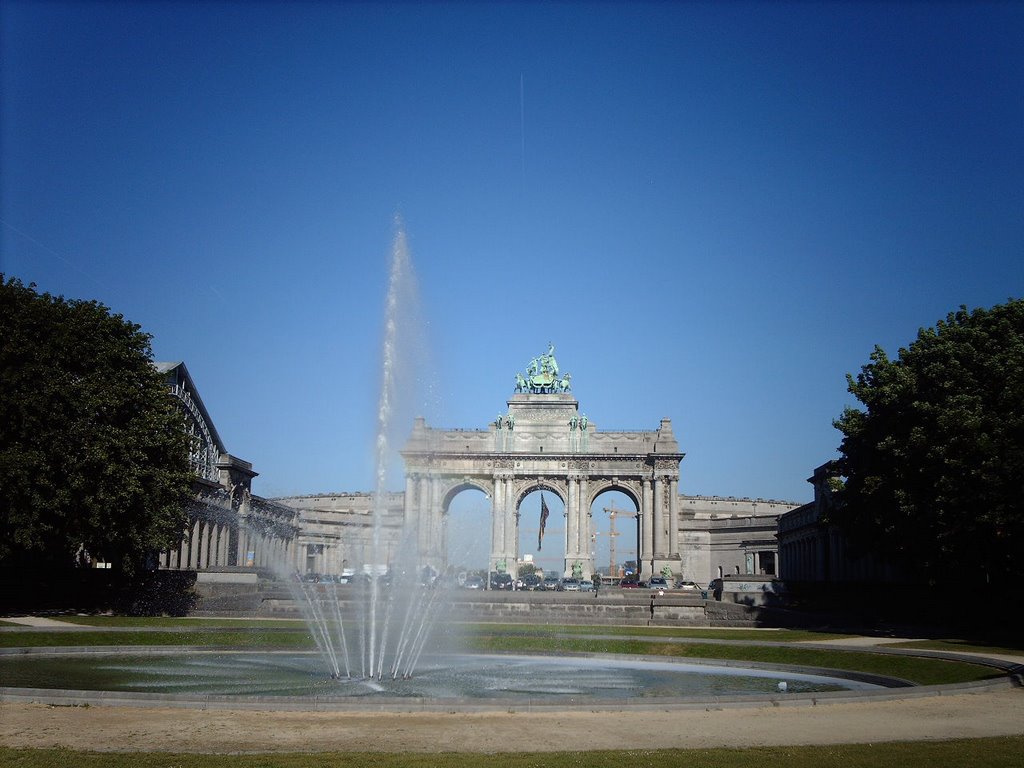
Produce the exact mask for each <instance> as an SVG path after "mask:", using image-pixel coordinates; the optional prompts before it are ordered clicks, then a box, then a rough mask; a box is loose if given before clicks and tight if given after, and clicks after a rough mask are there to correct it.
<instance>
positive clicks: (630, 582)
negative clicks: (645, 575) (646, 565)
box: [619, 578, 647, 589]
mask: <svg viewBox="0 0 1024 768" xmlns="http://www.w3.org/2000/svg"><path fill="white" fill-rule="evenodd" d="M619 586H620V587H622V588H623V589H637V588H639V587H646V586H647V585H646V584H644V583H643V582H642V581H640V580H639V579H635V578H625V579H623V580H622V581H620V582H619Z"/></svg>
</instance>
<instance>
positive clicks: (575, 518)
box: [563, 478, 580, 574]
mask: <svg viewBox="0 0 1024 768" xmlns="http://www.w3.org/2000/svg"><path fill="white" fill-rule="evenodd" d="M579 528H580V510H579V502H578V496H577V488H576V481H575V479H574V478H569V491H568V493H567V494H566V502H565V569H564V571H563V574H564V573H569V574H571V573H572V563H573V561H574V560H575V559H576V558H577V557H579V550H580V534H579Z"/></svg>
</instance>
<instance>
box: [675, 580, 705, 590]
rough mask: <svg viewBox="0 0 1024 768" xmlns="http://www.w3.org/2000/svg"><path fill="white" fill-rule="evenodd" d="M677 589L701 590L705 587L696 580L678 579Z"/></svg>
mask: <svg viewBox="0 0 1024 768" xmlns="http://www.w3.org/2000/svg"><path fill="white" fill-rule="evenodd" d="M676 589H692V590H701V589H704V587H702V586H701V585H700V584H698V583H697V582H696V581H677V582H676Z"/></svg>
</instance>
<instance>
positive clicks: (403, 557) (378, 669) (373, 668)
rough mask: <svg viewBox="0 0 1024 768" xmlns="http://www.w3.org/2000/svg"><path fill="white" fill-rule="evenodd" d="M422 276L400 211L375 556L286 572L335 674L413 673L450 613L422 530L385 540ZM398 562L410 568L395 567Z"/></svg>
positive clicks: (378, 460) (380, 424) (390, 294)
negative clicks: (413, 297)
mask: <svg viewBox="0 0 1024 768" xmlns="http://www.w3.org/2000/svg"><path fill="white" fill-rule="evenodd" d="M414 282H415V281H414V279H413V272H412V263H411V259H410V254H409V247H408V243H407V240H406V236H405V230H404V227H403V225H402V222H401V220H400V219H399V218H398V217H396V219H395V237H394V241H393V243H392V248H391V260H390V269H389V272H388V286H387V298H386V302H385V311H384V338H383V343H382V355H381V385H380V399H379V402H378V406H377V420H376V428H377V431H376V440H375V456H374V460H375V463H374V467H375V483H374V491H373V503H372V508H371V538H370V546H369V557H368V558H367V559H366V561H365V562H363V563H362V564H361V566H362V567H361V568H360V570H359V571H358V572H357V571H356V570H355V569H353V568H349V569H347V572H346V569H342V571H341V572H340V573H334V574H328V575H327V576H328V579H327V580H326V583H308V582H305V581H303V580H302V578H301V575H300V574H299V573H298V572H297V571H296V570H295V569H294V567H293V566H289V567H287V568H285V569H282V571H283V572H282V573H281V575H282V576H285V577H286V578H287V580H288V582H289V584H290V585H291V587H292V593H293V597H294V599H295V600H296V603H297V604H298V605H299V606H300V610H301V612H302V614H303V617H304V618H305V620H306V622H307V624H308V626H309V628H310V633H311V634H312V636H313V638H314V640H315V642H316V646H317V649H318V651H319V653H320V656H321V658H322V660H323V662H324V663H325V664H326V666H327V669H328V673H329V674H330V677H331V678H332V679H343V678H344V679H361V680H375V681H378V682H380V681H384V680H392V681H393V680H398V679H408V678H410V677H411V676H412V674H413V672H414V670H415V669H416V666H417V664H418V663H419V661H420V658H421V657H422V655H423V652H424V650H425V649H426V647H427V644H428V641H429V640H430V639H431V637H432V636H433V634H434V630H435V629H436V628H437V627H438V626H439V625H440V624H442V623H443V622H442V619H443V618H444V617H445V615H446V613H447V612H446V611H445V610H444V609H445V607H446V606H447V604H448V600H447V599H446V598H447V594H446V589H445V585H444V584H443V583H441V582H440V581H438V580H436V579H434V578H433V575H434V574H433V573H432V572H429V569H428V575H427V578H426V579H424V578H423V577H424V565H423V563H422V560H423V557H422V553H420V552H419V551H418V550H417V546H416V544H417V540H418V537H417V535H416V531H415V530H409V529H405V530H403V531H402V534H401V535H400V538H399V545H398V549H397V551H391V552H390V553H389V554H390V557H385V553H384V551H383V548H382V539H381V526H382V521H383V518H384V503H385V499H386V498H387V493H388V490H387V481H388V465H389V462H390V461H391V459H392V457H391V455H390V432H391V428H392V418H393V416H394V415H395V412H396V404H397V401H398V399H399V392H398V387H397V380H396V369H397V367H398V365H399V357H400V355H402V354H403V353H404V352H405V351H406V350H404V349H401V343H400V341H401V336H402V331H403V330H404V329H402V328H401V325H402V322H403V321H404V320H407V319H408V318H407V317H405V316H403V310H404V309H405V307H403V298H407V297H409V295H410V293H411V291H412V290H413V285H414ZM389 560H390V562H388V561H389ZM385 563H386V564H387V565H382V564H385ZM396 564H404V565H406V566H408V567H405V568H395V565H396ZM385 569H387V570H385ZM353 582H357V583H353ZM353 607H354V609H353Z"/></svg>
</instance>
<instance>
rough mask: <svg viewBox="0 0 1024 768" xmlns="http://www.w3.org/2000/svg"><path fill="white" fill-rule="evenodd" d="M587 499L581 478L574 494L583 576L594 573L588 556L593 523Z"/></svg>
mask: <svg viewBox="0 0 1024 768" xmlns="http://www.w3.org/2000/svg"><path fill="white" fill-rule="evenodd" d="M588 498H589V496H588V493H587V478H586V477H581V478H579V490H578V491H577V494H576V508H577V509H578V510H579V521H580V524H579V529H580V534H579V550H580V554H581V555H582V557H581V558H580V559H581V560H582V561H583V573H584V575H587V574H591V573H593V572H594V560H593V558H592V557H591V555H590V550H591V546H590V544H591V542H590V537H591V533H592V532H593V521H592V520H591V517H590V504H589V503H588V502H587V500H588Z"/></svg>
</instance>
